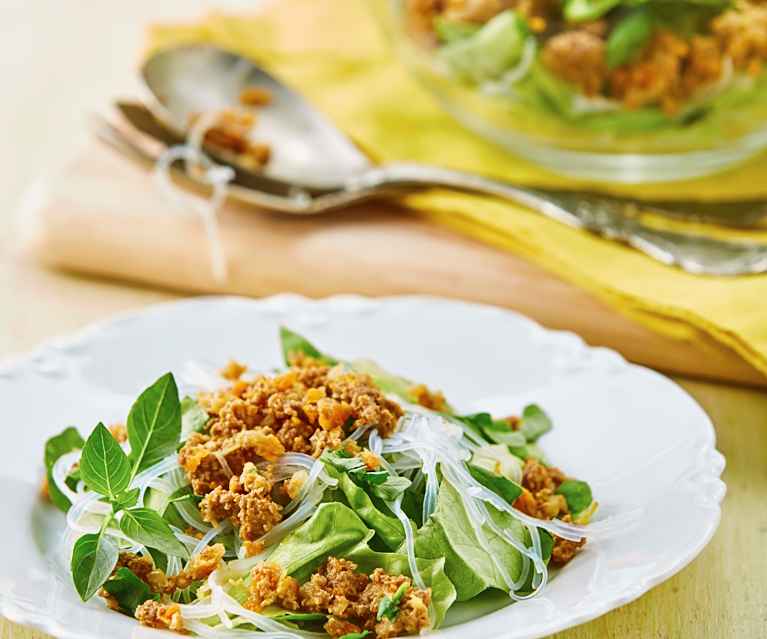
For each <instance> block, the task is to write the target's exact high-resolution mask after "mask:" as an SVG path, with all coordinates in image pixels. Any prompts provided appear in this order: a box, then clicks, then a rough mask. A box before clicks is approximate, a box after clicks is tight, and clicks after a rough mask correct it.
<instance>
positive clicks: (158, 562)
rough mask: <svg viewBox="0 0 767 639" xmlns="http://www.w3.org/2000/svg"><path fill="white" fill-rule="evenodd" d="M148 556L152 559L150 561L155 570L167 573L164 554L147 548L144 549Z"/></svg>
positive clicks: (166, 561) (166, 562) (166, 560)
mask: <svg viewBox="0 0 767 639" xmlns="http://www.w3.org/2000/svg"><path fill="white" fill-rule="evenodd" d="M146 550H147V552H148V553H149V555H150V556H151V557H152V561H153V562H154V567H155V568H157V570H162V571H163V572H167V570H168V557H167V555H166V554H165V553H164V552H160V551H159V550H156V549H155V548H147V549H146Z"/></svg>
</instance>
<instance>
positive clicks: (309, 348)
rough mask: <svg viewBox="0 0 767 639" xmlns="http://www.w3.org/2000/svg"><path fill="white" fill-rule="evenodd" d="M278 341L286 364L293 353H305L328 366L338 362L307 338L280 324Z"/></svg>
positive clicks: (288, 363)
mask: <svg viewBox="0 0 767 639" xmlns="http://www.w3.org/2000/svg"><path fill="white" fill-rule="evenodd" d="M280 343H281V344H282V357H283V359H284V360H285V364H286V365H288V366H289V365H290V356H291V355H294V354H302V355H306V356H307V357H311V358H312V359H316V360H319V361H320V362H323V363H324V364H328V365H329V366H335V365H336V364H338V360H337V359H334V358H332V357H330V356H329V355H325V354H323V353H321V352H320V351H318V350H317V348H316V347H315V346H314V344H312V343H311V342H310V341H309V340H307V339H306V338H304V337H302V336H301V335H299V334H298V333H294V332H293V331H291V330H290V329H289V328H286V327H284V326H280Z"/></svg>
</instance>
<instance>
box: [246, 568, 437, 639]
mask: <svg viewBox="0 0 767 639" xmlns="http://www.w3.org/2000/svg"><path fill="white" fill-rule="evenodd" d="M403 584H405V585H406V590H405V593H404V595H403V597H402V599H401V600H400V603H399V610H398V612H397V615H396V617H395V618H394V619H389V618H387V617H383V618H382V619H380V620H379V619H378V618H377V615H378V608H379V605H380V603H381V600H382V599H383V598H384V597H385V596H387V595H388V596H392V595H393V594H394V593H396V592H397V590H398V589H399V588H400V587H401V586H402V585H403ZM248 592H249V597H248V600H247V601H246V603H245V605H246V607H248V608H250V609H251V610H256V611H259V610H261V609H263V608H264V607H266V606H269V605H272V604H275V603H276V604H278V605H279V606H281V607H283V608H285V609H287V610H294V611H297V610H301V611H305V612H321V613H324V614H327V615H329V619H328V621H327V623H326V624H325V626H324V628H325V631H326V632H327V633H328V634H329V635H330V636H331V637H341V636H343V635H346V634H349V633H353V632H362V631H365V630H367V631H369V632H372V633H373V634H372V636H373V637H379V638H381V639H385V638H388V637H398V636H403V635H414V634H418V633H420V632H421V631H422V630H424V629H425V628H428V627H429V625H430V619H429V603H430V602H431V590H429V589H427V590H420V589H418V588H416V587H414V586H413V585H412V584H411V582H410V578H409V577H405V576H402V575H390V574H387V573H386V572H384V571H383V570H381V569H380V568H377V569H376V570H375V571H373V574H371V575H366V574H364V573H360V572H357V564H355V563H354V562H352V561H349V560H347V559H339V558H337V557H329V558H328V559H327V560H326V561H325V562H324V563H323V564H322V566H320V568H319V569H318V570H317V571H316V572H315V573H314V574H313V575H312V576H311V577H310V578H309V580H308V581H307V582H306V583H304V584H302V585H299V584H298V582H297V581H296V580H295V579H293V578H292V577H289V576H287V575H285V574H284V573H283V572H282V570H281V569H280V567H279V566H277V565H276V564H270V563H262V564H260V565H258V566H256V567H254V568H253V569H252V571H251V573H250V584H249V590H248Z"/></svg>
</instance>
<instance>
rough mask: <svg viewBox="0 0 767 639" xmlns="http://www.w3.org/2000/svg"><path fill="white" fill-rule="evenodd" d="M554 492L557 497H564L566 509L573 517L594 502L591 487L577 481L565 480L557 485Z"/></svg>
mask: <svg viewBox="0 0 767 639" xmlns="http://www.w3.org/2000/svg"><path fill="white" fill-rule="evenodd" d="M556 492H557V494H558V495H564V497H565V500H566V501H567V507H568V508H569V509H570V512H571V513H572V514H573V515H577V514H578V513H579V512H581V511H582V510H586V508H588V507H589V506H590V505H591V502H592V501H593V500H594V498H593V496H592V495H591V486H589V485H588V484H587V483H586V482H585V481H580V480H578V479H566V480H565V481H563V482H562V483H561V484H560V485H559V488H557V491H556Z"/></svg>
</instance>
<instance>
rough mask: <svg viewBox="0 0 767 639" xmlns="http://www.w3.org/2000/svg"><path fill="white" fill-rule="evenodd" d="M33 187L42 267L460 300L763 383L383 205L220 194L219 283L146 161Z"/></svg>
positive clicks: (104, 155)
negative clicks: (324, 206)
mask: <svg viewBox="0 0 767 639" xmlns="http://www.w3.org/2000/svg"><path fill="white" fill-rule="evenodd" d="M38 195H40V194H39V193H38ZM42 195H43V197H40V198H36V199H35V203H34V205H33V206H27V207H25V212H24V216H25V219H24V220H23V231H24V232H23V233H22V238H23V248H24V249H25V251H26V252H27V253H28V254H29V255H31V256H32V257H33V258H34V259H36V260H38V261H39V262H41V263H43V264H45V265H47V266H50V267H54V268H59V269H65V270H69V271H74V272H78V273H84V274H90V275H94V276H100V277H108V278H114V279H119V280H124V281H129V282H134V283H140V284H144V285H147V286H154V287H162V288H167V289H173V290H179V291H184V292H189V293H233V294H241V295H250V296H263V295H270V294H273V293H279V292H285V291H290V292H296V293H302V294H304V295H307V296H312V297H320V296H325V295H332V294H335V293H360V294H364V295H373V296H376V295H391V294H406V293H426V294H433V295H440V296H445V297H454V298H461V299H467V300H473V301H477V302H485V303H489V304H496V305H499V306H504V307H507V308H511V309H514V310H516V311H519V312H520V313H523V314H525V315H527V316H529V317H531V318H533V319H535V320H537V321H538V322H540V323H541V324H543V325H545V326H548V327H550V328H555V329H566V330H570V331H574V332H575V333H578V334H579V335H581V336H582V337H583V338H584V339H585V340H586V341H587V342H589V343H590V344H593V345H600V346H608V347H611V348H614V349H616V350H618V351H620V352H621V353H622V354H623V355H624V356H625V357H627V358H628V359H630V360H632V361H635V362H638V363H641V364H645V365H647V366H650V367H653V368H657V369H660V370H664V371H668V372H673V373H681V374H685V375H689V376H693V377H704V378H710V379H720V380H727V381H732V382H738V383H745V384H752V385H767V379H766V378H765V377H764V376H762V375H761V374H760V373H759V372H757V371H756V370H754V369H753V368H752V367H751V366H750V365H748V364H746V363H745V362H744V361H743V360H741V359H740V358H739V357H738V356H737V355H735V354H734V353H733V352H732V351H730V350H728V349H726V348H724V347H722V346H720V345H719V344H717V343H715V342H714V341H713V340H710V339H709V338H706V337H701V339H700V340H696V342H695V343H689V342H683V341H677V340H672V339H669V338H666V337H663V336H660V335H658V334H655V333H652V332H650V331H649V330H648V329H646V328H644V327H643V326H640V325H639V324H637V323H635V322H633V321H631V320H629V319H627V318H626V317H624V316H623V315H621V314H619V313H617V312H615V311H614V310H612V309H610V308H608V307H607V306H605V305H604V304H603V303H601V302H600V301H599V300H597V299H595V298H594V297H592V296H590V295H589V294H587V293H585V292H584V291H582V290H580V289H578V288H576V287H574V286H572V285H570V284H568V283H566V282H564V281H562V280H560V279H558V278H557V277H555V276H554V275H551V274H549V273H547V272H545V271H543V270H541V269H540V268H538V267H536V266H534V265H532V264H529V263H528V262H525V261H524V260H522V259H520V258H518V257H516V256H514V255H512V254H509V253H506V252H502V251H500V250H497V249H494V248H491V247H488V246H485V245H484V244H481V243H479V242H477V241H475V240H472V239H469V238H465V237H462V236H459V235H456V234H454V233H452V232H450V231H448V230H445V229H441V228H438V227H435V226H434V225H432V224H429V223H427V222H426V221H425V220H423V219H421V218H419V217H418V216H416V215H414V214H412V213H409V212H407V211H404V210H402V209H399V208H396V207H394V206H392V205H387V204H383V203H370V204H366V205H365V206H364V207H358V208H354V209H350V210H347V211H343V212H338V213H332V214H328V215H324V216H322V217H319V218H313V219H299V218H295V217H288V216H283V215H278V214H273V213H268V212H264V211H258V210H254V209H252V208H247V207H244V206H240V205H237V204H228V205H227V206H226V207H225V208H224V210H223V211H222V212H221V214H220V216H219V220H220V229H221V236H222V243H223V246H224V249H225V254H226V260H227V266H228V277H227V279H226V281H224V282H221V281H217V280H216V279H215V278H214V277H213V275H212V270H211V267H210V261H209V244H208V242H207V240H206V236H205V234H204V232H203V228H202V224H201V223H200V221H199V220H198V219H196V218H194V217H190V216H185V215H183V214H180V213H178V212H175V211H173V207H171V206H169V204H168V202H167V201H166V200H165V199H164V198H163V196H162V194H161V193H160V192H159V191H158V189H157V188H156V185H155V184H154V182H153V180H152V176H151V173H150V172H149V171H148V170H146V169H144V168H143V167H140V166H137V165H135V164H132V163H130V162H129V161H128V160H125V159H124V158H121V157H119V156H118V155H116V154H115V152H114V151H112V150H110V149H107V148H105V147H102V146H101V145H99V144H98V143H95V142H94V143H93V144H92V145H91V146H89V147H87V148H85V149H84V150H83V151H82V152H81V153H79V154H78V155H77V157H75V158H74V159H73V160H72V161H71V162H70V163H69V164H68V165H67V166H66V167H65V168H64V170H63V171H62V172H61V173H60V174H59V175H57V176H56V177H55V178H52V179H51V180H50V181H48V183H47V184H46V185H45V188H44V193H43V194H42Z"/></svg>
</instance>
